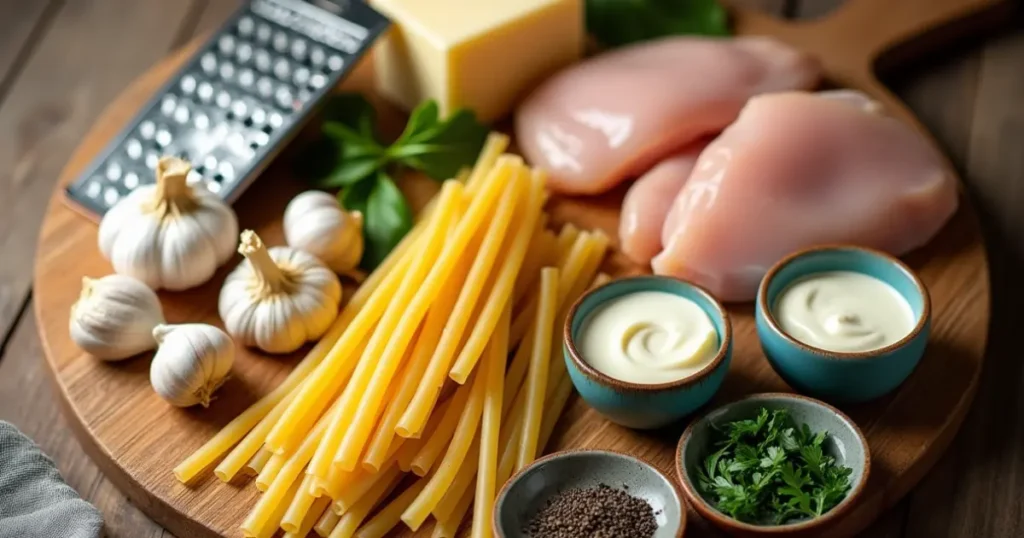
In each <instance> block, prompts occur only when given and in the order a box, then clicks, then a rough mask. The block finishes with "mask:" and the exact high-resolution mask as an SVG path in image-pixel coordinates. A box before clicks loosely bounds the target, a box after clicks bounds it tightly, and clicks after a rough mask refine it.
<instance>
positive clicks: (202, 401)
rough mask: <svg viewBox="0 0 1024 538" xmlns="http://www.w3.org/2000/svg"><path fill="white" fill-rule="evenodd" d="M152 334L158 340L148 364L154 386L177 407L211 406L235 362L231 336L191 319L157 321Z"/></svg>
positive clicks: (155, 389)
mask: <svg viewBox="0 0 1024 538" xmlns="http://www.w3.org/2000/svg"><path fill="white" fill-rule="evenodd" d="M152 338H153V339H154V340H155V341H157V342H158V343H159V348H158V349H157V352H156V354H155V355H154V356H153V362H152V364H150V368H149V380H150V384H151V385H152V386H153V390H154V391H156V393H157V394H158V395H159V396H160V397H161V398H163V399H164V400H166V401H168V402H169V403H170V404H171V405H174V406H176V407H189V406H192V405H196V404H199V405H202V406H203V407H208V406H209V405H210V400H211V399H212V397H213V393H214V392H215V391H216V390H217V389H218V388H220V386H221V385H222V384H224V381H226V380H227V376H228V373H229V372H230V371H231V366H232V364H233V363H234V359H235V347H234V342H232V341H231V337H230V336H228V335H227V333H225V332H224V331H222V330H220V329H218V328H217V327H214V326H212V325H206V324H203V323H188V324H183V325H158V326H157V327H155V328H154V329H153V333H152Z"/></svg>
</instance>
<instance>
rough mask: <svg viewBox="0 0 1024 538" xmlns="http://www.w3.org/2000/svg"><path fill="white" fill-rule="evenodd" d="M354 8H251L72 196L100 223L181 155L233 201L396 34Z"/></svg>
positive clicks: (318, 3)
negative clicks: (163, 163) (381, 41)
mask: <svg viewBox="0 0 1024 538" xmlns="http://www.w3.org/2000/svg"><path fill="white" fill-rule="evenodd" d="M389 24H390V23H389V21H388V20H387V19H386V18H385V17H384V16H383V15H381V14H380V13H378V12H377V11H375V10H374V9H372V8H371V7H369V6H367V5H366V4H365V3H363V2H360V1H356V0H330V1H328V0H251V1H249V2H246V3H245V5H243V6H242V7H241V8H240V9H239V10H238V11H237V12H236V13H235V14H234V15H232V16H231V18H229V19H228V21H227V22H226V23H225V24H224V25H223V26H222V27H221V28H220V29H218V30H217V32H216V33H215V34H214V35H213V36H212V37H211V38H210V39H209V40H208V41H207V42H206V43H204V44H203V45H202V46H201V47H200V48H199V49H198V50H197V52H196V53H195V55H194V56H193V57H192V58H190V59H189V60H188V61H187V62H186V64H185V66H184V67H182V68H181V69H180V70H179V71H178V72H177V73H176V74H175V75H174V76H173V77H172V78H171V80H170V81H169V82H168V83H167V84H166V85H164V87H163V88H161V89H160V90H159V91H158V92H157V93H156V95H155V96H154V97H153V98H152V99H151V100H150V101H149V102H148V103H147V104H146V105H145V107H143V109H142V110H141V111H140V112H139V113H138V114H137V115H136V116H135V117H134V118H133V119H132V121H131V122H130V123H129V124H128V125H127V127H126V128H125V129H124V130H122V131H121V132H120V133H119V134H118V136H116V137H115V138H114V140H113V141H112V142H111V143H110V144H109V145H108V146H107V147H106V148H105V149H104V150H103V151H102V152H101V153H100V155H99V156H98V157H96V158H95V159H94V160H93V161H92V163H90V165H89V166H88V167H87V168H86V171H85V173H83V174H82V175H81V176H80V177H79V178H78V179H76V180H75V181H74V183H72V184H71V185H70V186H69V187H68V188H67V190H66V194H67V199H68V201H69V202H71V203H72V205H73V206H76V207H77V208H79V209H83V210H85V212H86V213H87V214H89V216H92V217H95V218H98V217H100V216H102V215H103V214H104V213H105V212H106V211H107V209H109V208H110V207H111V206H113V205H114V204H115V203H117V202H118V200H120V199H121V198H123V197H124V196H125V195H127V194H128V193H129V192H131V191H132V190H133V189H135V188H137V187H139V186H140V185H145V184H147V183H153V182H154V181H155V176H154V171H155V168H156V164H157V161H158V160H159V158H160V157H161V156H163V155H177V156H179V157H182V158H184V159H187V160H189V161H190V162H191V163H192V165H193V170H192V173H191V174H190V177H189V180H190V182H192V183H193V184H195V183H201V184H202V185H204V186H205V187H206V188H207V189H209V190H210V191H212V192H214V193H216V194H218V195H219V196H221V198H223V199H225V200H227V201H228V202H233V201H234V200H235V199H237V198H238V196H239V195H240V194H241V193H242V191H244V190H245V188H246V187H248V186H249V184H250V183H252V181H253V180H254V179H255V178H256V176H257V175H258V174H259V173H260V172H261V171H262V170H263V169H264V168H266V166H267V165H268V164H269V162H270V160H271V159H272V158H273V157H274V156H275V155H276V154H277V153H278V152H279V151H280V150H281V149H282V148H283V147H284V145H285V144H287V142H288V141H289V140H290V139H291V138H292V137H294V135H295V134H296V133H297V132H298V130H299V129H300V128H301V127H302V125H303V124H305V123H306V121H307V120H308V119H309V118H310V116H311V115H312V114H313V112H314V111H315V110H316V108H317V105H319V104H321V103H322V102H323V101H324V98H325V97H326V96H327V95H328V93H329V92H330V91H331V89H332V88H333V87H334V86H335V85H337V84H338V83H339V82H340V81H341V80H342V78H344V77H345V75H346V74H348V72H349V71H351V69H352V67H353V66H354V64H355V63H356V61H357V60H358V59H359V58H360V57H361V56H362V55H363V54H364V53H365V52H366V51H367V50H368V49H369V47H370V45H371V44H372V43H373V42H374V41H375V40H376V38H377V37H378V36H379V35H380V34H381V33H383V32H384V31H385V30H386V29H387V27H388V26H389Z"/></svg>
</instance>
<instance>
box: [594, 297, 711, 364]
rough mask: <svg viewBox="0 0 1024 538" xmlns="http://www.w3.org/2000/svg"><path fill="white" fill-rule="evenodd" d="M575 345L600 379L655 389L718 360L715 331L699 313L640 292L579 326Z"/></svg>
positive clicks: (681, 300) (685, 302) (679, 301)
mask: <svg viewBox="0 0 1024 538" xmlns="http://www.w3.org/2000/svg"><path fill="white" fill-rule="evenodd" d="M576 345H577V349H578V350H579V352H580V354H581V356H582V358H583V360H584V361H586V362H587V363H588V364H590V365H591V366H593V367H594V368H595V369H597V370H598V371H600V372H601V373H603V374H605V375H607V376H609V377H613V378H615V379H618V380H620V381H626V382H630V383H639V384H658V383H667V382H671V381H677V380H680V379H683V378H686V377H689V376H691V375H693V374H695V373H697V372H698V371H700V370H701V369H702V368H704V367H705V366H707V365H708V364H709V363H710V362H711V361H712V360H713V359H714V358H715V355H717V354H718V348H719V338H718V331H716V330H715V326H714V325H713V324H712V322H711V318H710V317H709V316H708V315H707V313H705V312H704V310H703V309H701V307H700V306H699V305H698V304H697V303H695V302H693V301H691V300H690V299H687V298H685V297H681V296H679V295H676V294H673V293H668V292H663V291H642V292H636V293H630V294H626V295H622V296H620V297H617V298H615V299H612V300H610V301H608V302H607V303H605V304H603V305H601V306H600V307H598V308H596V309H595V310H594V311H593V312H592V313H591V314H590V315H589V316H587V318H586V319H585V320H583V323H582V324H581V326H580V328H579V331H578V332H577V337H576Z"/></svg>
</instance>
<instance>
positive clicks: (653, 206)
mask: <svg viewBox="0 0 1024 538" xmlns="http://www.w3.org/2000/svg"><path fill="white" fill-rule="evenodd" d="M702 149H704V144H695V145H693V146H691V147H690V148H689V149H687V150H686V151H684V152H682V153H680V154H678V155H675V156H673V157H669V158H667V159H665V160H664V161H661V162H660V163H658V164H657V165H656V166H655V167H654V168H651V170H650V171H649V172H647V173H646V174H644V175H642V176H640V178H639V179H637V180H636V182H635V183H633V185H632V186H631V187H630V188H629V191H628V192H626V198H625V199H624V200H623V201H622V215H621V217H620V218H619V248H620V249H621V250H622V252H623V253H624V254H625V255H626V256H628V257H629V259H631V260H633V261H634V262H636V263H639V264H643V265H648V264H650V263H651V258H653V257H654V255H655V254H657V253H658V252H661V246H662V245H661V230H662V229H663V228H664V227H665V217H666V216H667V215H668V212H669V209H671V208H672V201H673V200H675V198H676V195H677V194H679V190H680V189H682V188H683V184H684V183H686V179H687V178H689V177H690V173H691V172H693V166H694V164H696V162H697V156H698V155H700V151H701V150H702Z"/></svg>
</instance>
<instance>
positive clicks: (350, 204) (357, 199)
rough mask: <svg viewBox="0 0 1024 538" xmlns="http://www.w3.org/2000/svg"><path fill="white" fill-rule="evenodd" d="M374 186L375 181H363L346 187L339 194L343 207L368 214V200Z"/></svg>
mask: <svg viewBox="0 0 1024 538" xmlns="http://www.w3.org/2000/svg"><path fill="white" fill-rule="evenodd" d="M373 186H374V182H373V181H362V182H359V183H356V184H355V185H350V186H348V187H345V188H344V189H342V190H341V193H339V194H338V201H339V202H341V207H344V208H345V209H346V210H347V211H359V212H360V213H362V214H363V215H366V202H367V201H368V200H369V199H370V192H371V191H373ZM364 228H365V226H364Z"/></svg>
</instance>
